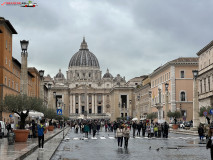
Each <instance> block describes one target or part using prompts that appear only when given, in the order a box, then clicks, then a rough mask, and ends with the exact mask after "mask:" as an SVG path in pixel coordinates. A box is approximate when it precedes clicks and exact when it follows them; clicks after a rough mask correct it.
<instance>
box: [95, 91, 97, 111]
mask: <svg viewBox="0 0 213 160" xmlns="http://www.w3.org/2000/svg"><path fill="white" fill-rule="evenodd" d="M95 113H97V95H95Z"/></svg>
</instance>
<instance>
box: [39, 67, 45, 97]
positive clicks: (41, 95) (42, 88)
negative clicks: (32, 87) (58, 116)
mask: <svg viewBox="0 0 213 160" xmlns="http://www.w3.org/2000/svg"><path fill="white" fill-rule="evenodd" d="M39 75H40V79H41V83H40V98H41V99H43V100H44V84H43V80H44V70H40V71H39Z"/></svg>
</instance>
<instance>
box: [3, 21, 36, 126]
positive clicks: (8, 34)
mask: <svg viewBox="0 0 213 160" xmlns="http://www.w3.org/2000/svg"><path fill="white" fill-rule="evenodd" d="M13 34H17V32H16V30H15V29H14V27H13V26H12V24H11V23H10V21H9V20H6V19H4V18H2V17H0V103H1V102H2V100H3V99H4V97H5V96H6V95H10V94H13V95H16V94H20V93H21V92H22V89H21V75H22V74H21V66H22V65H21V63H20V62H19V61H18V60H17V59H16V58H14V57H13V56H12V35H13ZM35 70H36V69H35V68H34V69H32V68H29V70H27V71H26V76H25V77H27V82H26V85H27V87H26V88H27V90H26V94H27V95H28V96H36V97H38V95H37V91H38V90H39V86H38V84H39V80H38V79H37V76H36V71H35ZM10 114H11V113H7V112H1V113H0V120H3V121H5V122H9V121H10V120H11V119H10V118H9V115H10Z"/></svg>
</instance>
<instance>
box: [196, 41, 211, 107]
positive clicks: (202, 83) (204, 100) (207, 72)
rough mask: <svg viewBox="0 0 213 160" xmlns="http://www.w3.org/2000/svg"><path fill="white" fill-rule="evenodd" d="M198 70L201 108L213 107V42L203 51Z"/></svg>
mask: <svg viewBox="0 0 213 160" xmlns="http://www.w3.org/2000/svg"><path fill="white" fill-rule="evenodd" d="M197 55H198V56H199V69H198V71H199V72H198V78H197V79H198V81H199V84H198V88H199V90H198V91H199V107H208V106H210V107H212V106H213V41H211V42H210V43H209V44H208V45H206V46H205V47H204V48H203V49H201V50H200V51H199V52H198V53H197Z"/></svg>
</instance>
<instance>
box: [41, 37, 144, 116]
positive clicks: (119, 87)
mask: <svg viewBox="0 0 213 160" xmlns="http://www.w3.org/2000/svg"><path fill="white" fill-rule="evenodd" d="M48 79H49V80H48ZM137 82H138V81H137ZM137 82H135V81H134V85H133V86H132V83H133V82H129V83H128V84H127V83H126V80H125V77H121V76H120V75H119V74H118V75H117V76H116V77H113V76H112V75H111V74H110V72H109V70H108V69H107V71H106V73H105V74H104V75H103V76H102V71H101V70H100V66H99V62H98V59H97V58H96V56H95V55H94V54H93V53H92V52H90V51H89V49H88V46H87V43H86V41H85V39H83V42H82V43H81V46H80V49H79V51H78V52H77V53H75V54H74V55H73V56H72V58H71V60H70V62H69V65H68V71H67V72H66V78H65V76H64V74H63V73H62V71H61V70H59V72H58V73H57V75H56V76H55V77H54V80H53V79H51V77H50V76H48V77H44V83H46V85H48V83H51V84H53V85H52V88H51V92H49V93H48V107H49V108H53V109H58V108H61V109H62V112H63V114H64V115H66V116H69V117H70V118H81V117H82V118H103V119H111V120H116V118H117V117H133V115H134V113H133V110H134V97H133V96H134V94H133V91H134V86H135V83H137ZM139 82H140V81H139ZM53 93H55V95H54V94H53Z"/></svg>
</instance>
